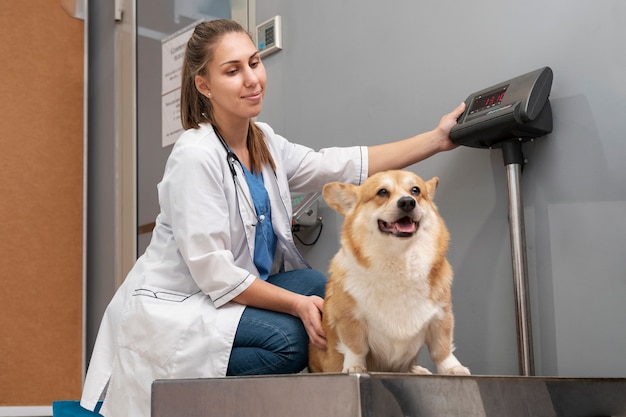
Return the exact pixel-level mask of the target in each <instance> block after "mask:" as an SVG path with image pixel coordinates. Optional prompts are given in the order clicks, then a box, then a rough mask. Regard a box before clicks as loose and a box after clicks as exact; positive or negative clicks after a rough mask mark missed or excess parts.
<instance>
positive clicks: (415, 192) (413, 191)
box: [411, 187, 422, 195]
mask: <svg viewBox="0 0 626 417" xmlns="http://www.w3.org/2000/svg"><path fill="white" fill-rule="evenodd" d="M421 192H422V191H421V190H420V187H413V188H411V194H413V195H420V193H421Z"/></svg>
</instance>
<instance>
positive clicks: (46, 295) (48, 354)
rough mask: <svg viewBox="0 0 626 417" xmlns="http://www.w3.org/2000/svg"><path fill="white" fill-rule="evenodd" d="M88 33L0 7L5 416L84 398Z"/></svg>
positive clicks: (72, 22) (44, 14) (68, 22)
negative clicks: (7, 411)
mask: <svg viewBox="0 0 626 417" xmlns="http://www.w3.org/2000/svg"><path fill="white" fill-rule="evenodd" d="M83 30H84V22H83V21H82V20H78V19H74V18H72V17H70V16H69V15H68V14H67V13H66V12H65V11H64V9H63V8H62V7H61V2H60V1H50V0H28V1H0V57H1V63H0V115H1V116H0V146H1V147H0V217H1V220H0V237H1V239H0V279H1V282H2V289H1V290H0V313H1V314H0V406H22V405H28V406H39V405H50V404H51V402H52V401H55V400H62V399H78V398H79V397H80V392H81V388H82V376H83V375H82V374H83V369H82V368H83V325H82V303H83V301H82V300H83V288H82V285H83V282H82V279H83V278H82V269H83V267H82V265H83V183H84V179H83V163H84V162H83V148H84V145H83V112H84V109H83V102H84V99H83V90H84V87H85V86H84V69H83V65H84V48H83V45H84V44H83V42H84V32H83Z"/></svg>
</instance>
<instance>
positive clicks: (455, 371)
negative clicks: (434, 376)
mask: <svg viewBox="0 0 626 417" xmlns="http://www.w3.org/2000/svg"><path fill="white" fill-rule="evenodd" d="M440 373H442V374H444V375H471V373H470V370H469V368H466V367H465V366H463V365H457V366H453V367H451V368H447V369H444V370H443V372H440Z"/></svg>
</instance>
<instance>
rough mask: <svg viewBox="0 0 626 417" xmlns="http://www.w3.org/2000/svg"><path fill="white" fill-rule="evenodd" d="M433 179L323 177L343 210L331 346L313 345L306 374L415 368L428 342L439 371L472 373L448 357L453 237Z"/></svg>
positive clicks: (331, 201)
mask: <svg viewBox="0 0 626 417" xmlns="http://www.w3.org/2000/svg"><path fill="white" fill-rule="evenodd" d="M438 183H439V179H438V178H437V177H434V178H432V179H431V180H429V181H427V182H425V181H424V180H423V179H422V178H420V177H419V176H418V175H416V174H414V173H412V172H410V171H386V172H381V173H378V174H375V175H373V176H371V177H370V178H368V179H367V180H366V181H365V182H364V183H363V184H362V185H361V186H355V185H351V184H344V183H337V182H335V183H329V184H327V185H326V186H325V187H324V190H323V196H324V199H325V200H326V202H327V203H328V205H329V206H330V207H332V208H333V209H334V210H336V211H337V212H339V213H340V214H341V215H343V216H344V224H343V227H342V232H341V248H340V250H339V252H338V253H337V254H336V255H335V257H334V258H333V259H332V261H331V263H330V268H329V273H330V276H329V280H328V285H327V287H326V298H325V302H324V310H323V320H322V324H323V328H324V330H325V332H326V337H327V341H328V346H327V349H325V350H322V349H319V348H317V347H315V346H313V345H310V350H309V370H310V371H311V372H366V371H372V372H412V373H416V374H430V373H431V372H430V371H429V370H428V369H426V368H423V367H421V366H419V365H418V364H417V356H418V353H419V351H420V349H421V348H422V346H424V345H426V346H427V347H428V350H429V352H430V356H431V358H432V361H433V363H434V364H435V366H436V371H437V373H439V374H449V375H469V373H470V372H469V370H468V369H467V368H466V367H464V366H463V365H462V364H461V363H460V362H459V361H458V360H457V358H456V357H455V356H454V354H453V353H452V352H453V350H454V347H453V342H452V333H453V327H454V317H453V314H452V301H451V298H452V297H451V285H452V276H453V274H452V267H451V266H450V264H449V263H448V260H447V259H446V252H447V249H448V240H449V233H448V230H447V228H446V226H445V224H444V222H443V220H442V218H441V216H440V215H439V213H438V211H437V208H436V206H435V204H434V203H433V196H434V195H435V189H436V188H437V185H438Z"/></svg>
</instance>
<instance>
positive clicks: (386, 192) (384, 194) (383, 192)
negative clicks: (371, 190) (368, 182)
mask: <svg viewBox="0 0 626 417" xmlns="http://www.w3.org/2000/svg"><path fill="white" fill-rule="evenodd" d="M376 195H378V196H379V197H388V196H389V190H387V189H386V188H381V189H380V190H378V192H377V193H376Z"/></svg>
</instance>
